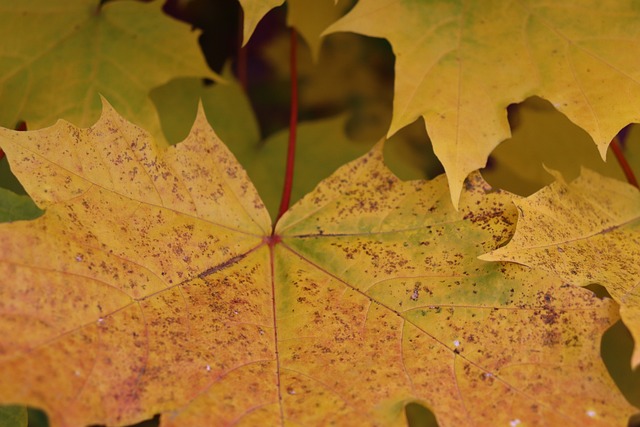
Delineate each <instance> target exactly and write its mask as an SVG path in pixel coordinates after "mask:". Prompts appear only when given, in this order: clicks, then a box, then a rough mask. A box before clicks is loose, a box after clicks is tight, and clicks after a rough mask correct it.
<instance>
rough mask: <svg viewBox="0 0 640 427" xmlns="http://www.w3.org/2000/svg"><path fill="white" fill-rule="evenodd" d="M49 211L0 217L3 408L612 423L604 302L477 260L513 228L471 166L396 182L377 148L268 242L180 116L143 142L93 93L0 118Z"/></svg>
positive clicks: (333, 420) (117, 421) (256, 217)
mask: <svg viewBox="0 0 640 427" xmlns="http://www.w3.org/2000/svg"><path fill="white" fill-rule="evenodd" d="M0 145H1V146H2V149H3V150H5V151H6V153H7V156H8V157H9V160H10V162H11V164H12V167H13V169H14V170H15V172H16V175H17V176H18V177H19V178H20V179H21V180H22V182H23V184H24V186H25V188H26V189H27V191H28V192H29V193H30V194H31V196H32V197H33V198H34V200H35V201H36V202H37V203H38V205H39V206H40V207H41V208H44V209H45V210H46V212H45V214H44V215H43V216H41V217H40V218H38V219H35V220H33V221H18V222H14V223H11V224H2V225H0V330H2V331H3V333H2V334H1V335H0V401H2V402H17V403H24V404H30V405H34V406H38V407H42V408H44V409H45V410H46V411H47V413H48V414H49V417H50V420H51V422H52V425H53V426H54V427H55V426H61V425H62V426H78V425H85V424H108V425H123V424H127V423H132V422H136V421H139V420H141V419H145V418H148V417H150V416H151V415H152V414H155V413H161V414H162V417H161V419H162V421H161V422H162V425H163V426H194V425H248V426H253V425H283V424H301V425H318V426H323V425H330V424H335V425H342V426H362V425H387V426H400V425H403V424H405V423H406V421H405V418H404V411H403V408H404V406H405V405H406V404H408V403H411V402H420V403H423V404H424V405H426V406H428V407H430V408H431V409H432V410H433V412H434V413H435V415H436V417H437V419H438V422H439V424H440V425H441V426H454V425H455V426H457V425H466V424H474V425H508V424H509V423H511V425H516V424H519V423H522V424H528V425H542V424H546V425H560V424H570V425H585V424H589V425H602V426H610V425H612V424H616V423H617V424H620V425H622V423H626V420H627V419H628V417H629V416H630V415H631V413H633V412H634V409H633V408H632V407H631V406H630V405H629V404H628V403H627V402H625V400H624V398H623V397H622V396H621V394H620V393H619V392H618V391H617V389H616V387H615V385H614V384H613V382H612V381H611V379H610V378H609V377H608V375H607V372H606V369H605V367H604V365H603V363H602V361H601V360H600V357H599V338H600V336H601V334H602V332H603V331H604V330H605V329H606V328H608V327H609V326H610V325H611V324H612V323H613V322H614V321H615V320H616V319H617V306H616V304H615V303H614V302H613V301H611V300H610V299H606V300H600V299H598V298H596V297H594V296H593V295H592V294H591V293H590V292H589V291H587V290H584V289H581V288H577V287H567V286H564V285H563V283H562V281H561V280H559V279H556V278H554V277H553V276H552V275H550V274H548V273H546V272H543V271H540V270H532V269H529V268H525V267H522V266H518V265H517V264H513V263H499V262H484V261H480V260H478V258H477V256H478V255H479V254H481V253H485V252H487V251H489V250H492V249H495V248H496V247H498V246H499V245H501V244H503V243H504V242H505V241H506V240H507V239H508V238H509V237H510V236H511V234H512V232H513V227H514V226H513V224H514V222H515V217H516V209H515V208H514V207H513V206H512V205H511V203H510V200H511V198H510V196H509V195H508V194H506V193H502V192H493V191H492V190H491V189H490V188H489V187H488V186H487V185H486V184H485V183H484V182H483V181H482V179H481V178H480V177H479V175H477V174H476V175H474V176H472V178H471V179H470V180H469V181H467V183H466V185H465V189H464V190H463V192H462V197H461V201H460V208H459V210H458V211H456V210H454V209H453V208H452V207H451V204H450V203H449V191H448V188H447V186H446V181H445V178H444V177H443V176H441V177H439V178H437V179H435V180H433V181H408V182H402V181H400V180H399V179H397V178H396V177H395V176H393V175H392V174H391V173H390V172H389V171H388V170H387V169H386V168H385V166H384V165H383V162H382V146H381V145H378V146H376V148H374V149H373V150H372V151H371V152H369V153H368V154H367V155H365V156H363V157H361V158H359V159H357V160H355V161H353V162H351V163H349V164H347V165H345V166H343V167H341V168H340V169H338V171H336V172H335V173H334V174H333V175H332V176H331V177H329V178H328V179H326V180H325V181H323V182H322V183H321V184H320V185H318V187H317V188H316V189H315V190H314V191H312V192H311V193H309V194H308V195H307V196H305V197H304V198H303V199H302V200H301V201H300V202H299V203H298V204H296V205H295V206H294V207H292V208H291V210H290V211H289V212H287V213H286V214H285V215H284V216H283V217H282V218H281V219H280V221H279V222H278V223H277V224H276V225H275V229H274V231H273V232H272V227H271V224H270V220H269V216H268V213H267V210H266V209H265V207H264V205H263V204H262V202H261V200H260V198H259V196H258V194H257V192H256V190H255V189H254V187H253V186H252V184H251V183H250V181H249V180H248V178H247V176H246V173H245V172H244V170H243V169H242V168H241V167H240V165H239V164H238V163H237V161H236V160H235V159H234V158H233V156H232V155H231V154H230V152H229V151H228V149H227V148H226V147H225V146H224V145H223V144H222V142H221V141H220V140H219V139H218V138H217V137H216V136H215V134H214V132H213V131H212V130H211V128H210V127H209V125H208V124H207V121H206V119H205V117H204V115H203V114H202V112H200V113H199V115H198V117H197V118H196V122H195V124H194V127H193V129H192V131H191V133H190V135H189V136H188V137H187V139H186V140H185V141H184V142H182V143H180V144H178V145H176V146H174V147H170V148H168V149H158V148H157V147H156V146H155V144H154V143H153V142H152V140H151V139H150V138H149V135H148V134H147V133H145V132H144V131H142V130H141V129H140V128H137V127H135V126H133V125H131V124H130V123H128V122H126V121H125V120H124V119H122V118H121V117H120V116H119V115H117V114H116V113H115V112H114V110H113V109H111V107H109V106H108V105H105V107H104V112H103V115H102V117H101V119H100V121H99V122H98V123H97V124H96V125H94V126H93V127H91V128H88V129H80V128H77V127H74V126H72V125H71V124H69V123H67V122H63V121H60V122H58V123H57V124H56V125H55V126H53V127H51V128H47V129H43V130H39V131H31V132H15V131H10V130H6V129H0Z"/></svg>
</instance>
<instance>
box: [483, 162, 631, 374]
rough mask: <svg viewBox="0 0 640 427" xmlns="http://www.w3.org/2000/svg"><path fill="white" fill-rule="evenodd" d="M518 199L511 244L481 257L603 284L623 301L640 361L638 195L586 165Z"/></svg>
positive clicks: (623, 312) (581, 283)
mask: <svg viewBox="0 0 640 427" xmlns="http://www.w3.org/2000/svg"><path fill="white" fill-rule="evenodd" d="M553 175H554V176H555V178H556V182H554V183H553V184H551V185H550V186H548V187H545V188H543V189H542V190H540V191H539V192H537V193H535V194H534V195H532V196H530V197H528V198H526V199H522V200H518V201H516V202H515V203H516V205H517V206H518V209H519V210H520V215H519V218H518V226H517V228H516V232H515V234H514V236H513V239H511V241H510V242H509V244H508V245H506V246H504V247H502V248H500V249H496V250H494V251H492V252H490V253H489V254H486V255H483V256H482V257H481V258H482V259H485V260H508V261H514V262H518V263H521V264H525V265H529V266H533V267H536V268H540V269H543V270H546V271H550V272H553V273H555V274H557V275H558V276H560V277H561V278H562V280H565V281H567V282H569V283H573V284H576V285H579V286H585V285H588V284H592V283H598V284H601V285H602V286H605V287H606V288H607V290H608V291H609V293H610V294H611V296H612V298H613V299H614V300H616V301H617V302H618V303H619V304H620V315H621V317H622V320H623V322H624V323H625V325H626V326H627V327H628V328H629V330H630V331H631V334H632V336H633V338H634V341H635V348H634V352H633V355H632V357H631V365H632V366H633V367H637V366H638V365H640V345H639V343H640V281H638V277H639V276H640V264H638V259H640V242H639V239H638V235H639V232H638V226H639V225H640V193H639V192H638V190H637V189H636V188H635V187H632V186H631V185H629V184H626V183H623V182H620V181H617V180H615V179H612V178H605V177H603V176H602V175H599V174H597V173H595V172H591V171H590V170H588V169H583V171H582V174H581V175H580V177H578V178H577V179H575V180H574V181H573V182H571V184H567V183H566V182H565V181H564V179H563V178H562V176H561V175H560V174H559V173H557V172H553Z"/></svg>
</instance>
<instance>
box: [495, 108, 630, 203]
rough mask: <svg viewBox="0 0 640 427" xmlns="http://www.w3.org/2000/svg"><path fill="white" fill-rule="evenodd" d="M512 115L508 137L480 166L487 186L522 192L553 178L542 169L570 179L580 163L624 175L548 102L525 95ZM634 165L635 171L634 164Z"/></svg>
mask: <svg viewBox="0 0 640 427" xmlns="http://www.w3.org/2000/svg"><path fill="white" fill-rule="evenodd" d="M512 117H513V120H512V124H514V125H515V129H514V130H513V136H512V138H510V139H509V140H507V141H504V142H503V143H502V144H500V145H499V146H498V147H497V148H496V149H495V150H493V152H492V153H491V160H492V161H491V164H490V167H489V168H487V169H486V170H483V171H482V176H483V177H484V178H485V179H486V180H487V182H488V183H490V184H492V185H493V186H495V187H499V188H502V189H504V190H508V191H510V192H513V193H516V194H519V195H522V196H528V195H530V194H533V193H535V192H536V191H538V190H540V189H541V188H542V187H544V186H546V185H549V184H551V183H552V182H553V181H554V179H553V176H551V175H550V174H549V173H548V172H547V170H546V169H545V168H549V169H553V170H556V171H558V172H560V173H561V174H562V176H563V177H564V178H565V179H567V180H569V181H571V180H573V179H575V178H577V177H578V176H579V175H580V168H581V167H583V166H584V167H587V168H589V169H591V170H594V171H596V172H599V173H601V174H603V175H606V176H610V177H612V178H617V179H619V180H621V181H625V180H626V179H625V176H624V173H623V172H622V169H621V167H620V165H619V163H618V162H617V161H616V158H615V156H614V154H613V152H612V150H611V149H609V150H608V152H607V161H606V162H603V161H602V158H601V157H600V155H599V154H598V150H597V149H596V147H594V146H593V143H592V141H591V138H590V137H589V135H587V133H586V132H584V131H583V130H582V129H580V128H579V127H577V126H576V125H574V124H573V123H571V122H570V121H569V120H567V118H566V116H564V115H563V114H562V113H560V112H558V111H557V110H556V109H554V108H553V106H551V105H550V104H549V103H548V102H545V101H544V100H542V99H540V98H532V99H528V100H527V101H526V102H524V103H522V104H520V105H519V106H518V107H517V109H515V113H514V114H513V115H512ZM637 170H638V171H639V172H640V168H638V169H637Z"/></svg>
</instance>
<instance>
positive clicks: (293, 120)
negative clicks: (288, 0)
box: [276, 28, 298, 222]
mask: <svg viewBox="0 0 640 427" xmlns="http://www.w3.org/2000/svg"><path fill="white" fill-rule="evenodd" d="M297 37H298V36H297V34H296V32H295V30H294V29H293V28H291V33H290V40H291V45H290V46H291V48H290V49H291V50H290V55H289V69H290V70H291V114H290V115H289V146H288V148H287V168H286V172H285V176H284V188H283V189H282V199H280V210H279V212H278V218H277V219H276V222H277V220H278V219H280V217H281V216H282V215H283V214H284V213H285V212H286V211H287V210H288V209H289V203H290V202H291V189H292V186H293V167H294V164H295V154H296V126H297V124H298V69H297V58H296V56H297V55H296V49H297V41H298V39H297Z"/></svg>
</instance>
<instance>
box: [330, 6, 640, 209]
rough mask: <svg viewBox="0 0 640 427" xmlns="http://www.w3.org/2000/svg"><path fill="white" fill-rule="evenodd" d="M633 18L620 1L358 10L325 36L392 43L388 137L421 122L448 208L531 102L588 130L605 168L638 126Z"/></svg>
mask: <svg viewBox="0 0 640 427" xmlns="http://www.w3.org/2000/svg"><path fill="white" fill-rule="evenodd" d="M639 18H640V15H639V11H638V9H637V8H636V7H635V5H634V4H633V3H632V2H626V1H617V0H612V1H606V2H593V1H592V2H588V4H587V3H585V2H584V1H575V2H562V4H557V3H549V2H545V1H535V0H531V1H524V2H510V3H505V2H503V1H500V0H494V1H483V2H450V1H432V2H415V1H405V0H396V1H389V0H361V1H359V2H358V3H357V4H356V6H355V7H354V8H353V9H352V10H351V11H350V12H349V13H348V14H347V15H346V16H345V17H343V18H342V19H340V20H339V21H337V22H336V23H335V24H333V25H332V26H331V27H329V29H328V30H327V31H326V32H325V34H326V33H330V32H335V31H351V32H356V33H361V34H365V35H369V36H373V37H384V38H386V39H387V40H388V41H389V42H390V43H391V45H392V47H393V50H394V53H395V55H396V79H395V96H394V107H393V108H394V112H393V120H392V122H391V126H390V129H389V135H391V134H393V133H395V132H396V131H397V130H398V129H400V128H402V127H403V126H405V125H407V124H409V123H411V122H413V121H414V120H415V119H416V118H417V117H419V116H423V117H424V120H425V123H426V126H427V129H428V132H429V135H430V137H431V139H432V141H433V146H434V150H435V152H436V154H437V156H438V158H439V159H440V161H441V162H442V164H443V165H444V167H445V170H446V171H447V177H448V180H449V184H450V187H451V196H452V200H453V201H454V203H457V199H458V195H459V193H460V191H461V188H462V183H463V181H464V179H465V178H466V176H467V175H468V174H469V173H470V172H471V171H473V170H476V169H478V168H480V167H482V166H484V164H485V162H486V159H487V157H488V155H489V153H490V152H491V151H492V149H493V148H494V147H495V146H496V145H498V143H499V142H500V141H502V140H504V139H506V138H508V137H509V124H508V122H507V114H506V110H505V108H506V107H507V106H508V105H509V104H510V103H513V102H520V101H522V100H523V99H525V98H526V97H528V96H530V95H533V94H537V95H540V96H541V97H543V98H545V99H548V100H549V101H551V102H552V103H553V105H554V106H555V107H556V108H558V109H559V110H560V111H561V112H562V113H564V114H565V115H566V116H567V117H569V119H570V120H572V121H573V122H574V123H576V124H577V125H579V126H580V127H582V128H583V129H585V130H586V131H587V132H588V133H589V135H591V137H592V138H593V139H594V140H595V142H596V144H597V146H598V149H599V150H600V154H601V156H602V157H603V158H604V156H605V154H606V150H607V146H608V144H609V142H610V141H611V139H612V138H613V136H615V134H616V133H617V132H618V131H619V130H620V129H621V128H622V127H624V126H625V125H627V124H628V123H631V122H637V121H638V120H639V119H640V117H639V115H638V109H639V106H640V105H639V104H638V102H639V101H638V100H639V99H640V85H638V83H637V82H638V81H639V79H640V43H638V34H637V32H636V31H633V30H632V29H634V28H636V23H637V22H638V19H639ZM621 50H623V51H624V52H625V55H620V52H621Z"/></svg>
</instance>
